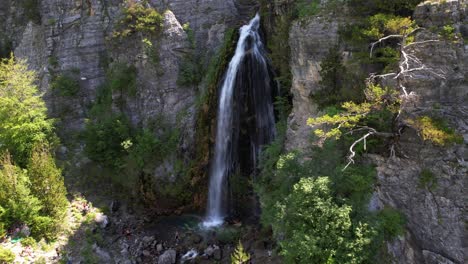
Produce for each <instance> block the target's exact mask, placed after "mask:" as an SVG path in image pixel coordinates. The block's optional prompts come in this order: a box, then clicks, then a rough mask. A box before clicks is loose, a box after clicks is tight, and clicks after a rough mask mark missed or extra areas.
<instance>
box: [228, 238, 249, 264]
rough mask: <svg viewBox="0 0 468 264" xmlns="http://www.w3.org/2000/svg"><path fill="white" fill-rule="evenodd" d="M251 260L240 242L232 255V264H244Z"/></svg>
mask: <svg viewBox="0 0 468 264" xmlns="http://www.w3.org/2000/svg"><path fill="white" fill-rule="evenodd" d="M249 260H250V255H249V253H247V252H245V250H244V246H243V245H242V243H241V241H240V240H239V244H237V246H236V248H235V249H234V252H232V255H231V264H244V263H247V261H249Z"/></svg>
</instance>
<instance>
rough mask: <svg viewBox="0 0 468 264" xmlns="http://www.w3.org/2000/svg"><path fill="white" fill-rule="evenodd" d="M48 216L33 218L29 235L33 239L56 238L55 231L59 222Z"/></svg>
mask: <svg viewBox="0 0 468 264" xmlns="http://www.w3.org/2000/svg"><path fill="white" fill-rule="evenodd" d="M58 221H59V220H55V219H53V218H51V217H49V216H40V215H38V216H35V217H34V218H33V219H32V224H31V234H32V236H33V237H37V238H46V239H48V240H54V239H56V238H57V235H58V234H57V230H58V229H59V226H60V222H58Z"/></svg>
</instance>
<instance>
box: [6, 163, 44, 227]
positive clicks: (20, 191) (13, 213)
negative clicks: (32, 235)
mask: <svg viewBox="0 0 468 264" xmlns="http://www.w3.org/2000/svg"><path fill="white" fill-rule="evenodd" d="M0 163H1V166H0V190H1V192H0V204H1V205H2V206H3V209H4V211H3V213H2V214H1V217H2V219H1V222H3V223H5V224H6V226H7V227H9V226H10V225H12V224H14V223H17V222H20V223H27V224H31V223H33V218H34V217H35V216H37V215H39V211H40V209H41V208H42V206H41V203H40V201H39V199H37V198H36V197H34V196H33V195H32V194H31V191H30V189H29V185H30V182H29V178H28V177H27V175H26V172H25V171H24V170H22V169H21V168H19V167H17V166H15V165H13V164H12V160H11V157H10V155H9V154H4V155H2V156H1V157H0Z"/></svg>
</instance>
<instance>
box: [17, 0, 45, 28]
mask: <svg viewBox="0 0 468 264" xmlns="http://www.w3.org/2000/svg"><path fill="white" fill-rule="evenodd" d="M19 2H20V4H21V7H22V8H23V9H24V14H25V16H26V17H27V18H28V19H29V20H31V21H32V22H34V23H36V24H40V23H41V13H40V8H39V7H40V6H39V0H20V1H19Z"/></svg>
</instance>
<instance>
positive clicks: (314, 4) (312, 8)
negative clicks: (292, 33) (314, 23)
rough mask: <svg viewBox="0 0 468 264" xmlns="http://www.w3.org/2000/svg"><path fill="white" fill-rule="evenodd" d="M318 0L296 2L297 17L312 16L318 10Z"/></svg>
mask: <svg viewBox="0 0 468 264" xmlns="http://www.w3.org/2000/svg"><path fill="white" fill-rule="evenodd" d="M320 2H321V1H320V0H312V1H307V0H299V1H297V3H296V9H297V16H298V18H305V17H309V16H314V15H316V14H318V12H319V11H320Z"/></svg>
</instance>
